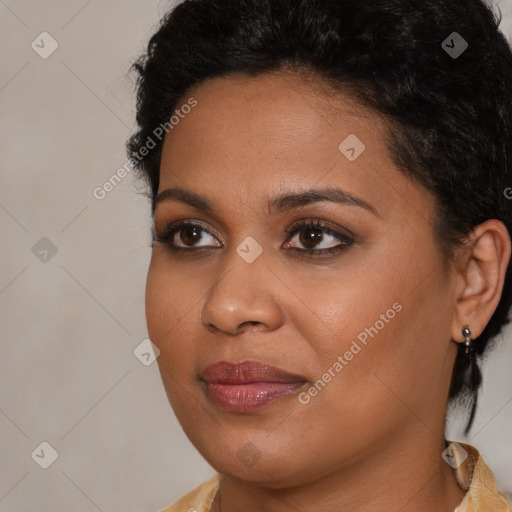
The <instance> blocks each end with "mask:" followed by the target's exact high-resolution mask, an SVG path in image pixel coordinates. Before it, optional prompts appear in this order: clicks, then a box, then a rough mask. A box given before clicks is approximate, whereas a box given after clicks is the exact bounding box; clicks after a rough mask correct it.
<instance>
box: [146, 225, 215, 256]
mask: <svg viewBox="0 0 512 512" xmlns="http://www.w3.org/2000/svg"><path fill="white" fill-rule="evenodd" d="M202 233H207V234H208V236H207V237H204V236H203V235H202ZM205 238H206V239H208V238H211V239H213V240H217V239H216V238H215V237H214V236H213V235H212V234H211V233H210V232H209V231H207V230H206V229H205V228H203V227H202V226H201V225H200V224H197V223H194V222H188V221H181V222H179V223H178V224H172V225H171V226H169V227H168V228H166V229H165V230H164V231H163V232H156V231H155V234H154V239H155V241H156V242H161V243H165V244H167V245H168V246H169V247H170V248H171V250H175V251H180V250H188V249H187V247H188V248H190V247H191V246H193V247H207V246H209V245H211V244H208V243H207V244H206V245H197V243H198V242H200V241H201V240H203V239H205ZM180 239H181V242H182V243H183V244H184V245H180ZM214 245H216V246H217V247H220V246H221V244H220V243H218V241H217V244H214Z"/></svg>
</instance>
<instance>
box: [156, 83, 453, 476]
mask: <svg viewBox="0 0 512 512" xmlns="http://www.w3.org/2000/svg"><path fill="white" fill-rule="evenodd" d="M190 97H193V98H194V99H195V100H196V101H197V105H196V106H195V107H194V108H192V109H188V108H187V109H183V111H182V112H184V111H185V110H186V111H187V112H188V111H189V110H190V112H189V113H188V114H187V115H183V114H182V116H180V121H179V123H177V124H176V125H175V126H174V127H173V128H172V130H170V131H169V134H168V135H167V136H166V139H165V143H164V147H163V153H162V161H161V170H160V187H159V201H158V203H157V207H156V212H155V228H156V233H157V236H158V237H159V239H160V240H159V241H156V242H155V245H154V248H153V254H152V259H151V265H150V269H149V274H148V280H147V289H146V315H147V322H148V330H149V335H150V338H151V340H152V341H153V343H154V344H155V345H156V346H157V347H158V348H159V349H160V351H161V354H160V356H159V358H158V364H159V368H160V372H161V376H162V379H163V383H164V386H165V390H166V393H167V396H168V398H169V401H170V403H171V405H172V407H173V409H174V412H175V414H176V416H177V418H178V420H179V422H180V423H181V425H182V427H183V429H184V431H185V432H186V434H187V436H188V437H189V438H190V440H191V441H192V443H193V444H194V445H195V446H196V448H197V449H198V450H199V452H200V453H201V454H202V455H203V456H204V457H205V458H206V460H207V461H208V462H209V463H210V464H211V465H212V466H213V467H214V468H215V469H217V470H218V471H220V472H221V473H225V474H231V475H233V476H235V477H238V478H241V479H243V480H248V481H252V482H260V483H261V484H266V485H268V486H278V485H299V484H301V483H305V482H308V481H312V480H317V479H319V478H321V477H322V476H325V475H328V474H332V473H335V472H337V471H342V470H344V469H347V468H349V467H351V468H352V469H353V473H352V474H354V475H356V473H357V467H358V464H360V463H363V462H368V461H370V460H372V458H374V459H375V460H378V459H377V456H378V455H379V454H382V453H384V452H385V451H389V450H397V449H400V447H401V446H403V445H404V443H405V444H407V443H411V442H416V443H423V442H431V441H432V439H433V438H435V437H436V436H437V435H439V436H442V435H443V429H444V421H445V407H446V400H447V394H448V386H449V381H450V377H451V371H452V367H453V362H454V358H455V354H456V345H455V343H452V342H451V341H450V339H451V336H452V327H453V323H454V310H455V306H454V302H455V301H454V292H453V286H452V284H453V283H452V280H451V277H450V276H446V275H445V273H444V272H443V270H442V260H441V256H440V252H439V250H438V247H437V245H436V242H435V240H434V234H433V228H432V219H433V211H434V202H433V198H432V196H431V195H430V194H429V193H428V192H427V191H426V190H425V189H424V188H422V187H421V186H419V185H417V184H415V183H413V182H412V181H410V180H409V179H408V178H406V177H405V176H404V175H403V174H401V173H400V172H399V171H398V169H397V168H396V166H395V165H394V164H393V162H392V159H391V157H390V154H389V152H388V150H387V148H386V137H387V133H388V132H387V126H386V124H385V123H384V122H383V120H382V119H381V118H380V117H379V116H377V115H376V114H375V113H373V112H371V111H369V110H367V109H363V108H362V107H361V106H359V105H358V104H357V103H355V102H354V101H353V100H351V99H350V98H349V97H348V96H345V95H342V94H338V95H337V96H336V97H334V96H332V94H331V97H330V98H329V96H328V95H327V92H326V89H324V88H322V86H321V84H320V83H318V82H317V83H314V82H309V83H306V82H305V81H304V80H301V79H299V78H297V77H295V76H293V75H291V74H267V75H261V76H259V77H257V78H252V79H251V78H248V77H245V76H240V75H238V76H231V77H223V78H219V79H215V80H211V81H208V82H206V83H203V84H201V85H199V86H197V87H195V88H194V89H193V90H192V91H191V92H190V95H188V96H187V97H185V98H184V99H183V100H182V102H181V103H180V104H181V105H184V104H185V103H187V101H188V100H189V99H190ZM178 108H180V105H178ZM340 145H341V146H340ZM363 145H364V146H363ZM178 188H179V189H182V190H184V191H187V192H188V193H189V194H190V195H192V194H198V195H200V196H201V197H202V198H204V199H205V200H206V202H207V203H208V205H209V206H210V207H211V210H207V209H205V208H203V206H204V204H202V203H200V202H198V201H196V206H194V205H193V204H189V203H187V201H185V200H184V199H182V200H179V199H178V198H179V197H182V198H183V197H184V196H183V194H182V195H181V196H180V195H179V194H177V193H172V192H169V191H171V190H174V189H178ZM327 189H330V190H331V194H330V195H326V190H327ZM335 189H336V190H337V192H334V190H335ZM308 191H310V192H309V195H306V196H302V199H300V197H299V198H298V199H293V197H294V196H295V195H297V194H299V195H301V194H305V193H306V192H308ZM160 194H161V195H160ZM315 194H318V196H317V195H315ZM344 194H345V195H344ZM324 195H325V196H326V197H324V198H322V196H324ZM190 197H191V196H190ZM283 197H288V199H278V198H283ZM178 221H187V222H188V223H191V224H193V225H194V226H195V227H194V226H193V227H190V226H188V227H187V226H185V227H179V228H177V229H174V228H176V226H177V224H178ZM301 222H302V223H303V224H304V223H305V225H301ZM311 224H312V225H311ZM169 228H170V230H169ZM171 231H172V232H171ZM173 247H178V248H181V250H179V251H176V252H175V251H174V250H173ZM308 249H309V251H310V252H308ZM311 251H313V252H311ZM219 362H220V363H227V364H216V363H219ZM240 363H243V364H240ZM212 365H214V366H212ZM270 366H271V367H276V368H277V370H276V369H274V370H272V369H269V367H270ZM436 442H437V441H436ZM375 460H374V463H376V462H375ZM359 467H362V466H359Z"/></svg>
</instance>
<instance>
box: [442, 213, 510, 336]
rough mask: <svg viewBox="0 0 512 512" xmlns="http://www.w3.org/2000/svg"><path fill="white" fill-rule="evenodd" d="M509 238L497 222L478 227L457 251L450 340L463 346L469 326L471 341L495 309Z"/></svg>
mask: <svg viewBox="0 0 512 512" xmlns="http://www.w3.org/2000/svg"><path fill="white" fill-rule="evenodd" d="M510 246H511V243H510V236H509V234H508V230H507V228H506V226H505V224H503V222H501V221H499V220H497V219H491V220H487V221H485V222H484V223H482V224H479V225H478V226H476V227H475V228H474V230H473V231H472V232H471V233H470V235H469V238H468V241H467V242H466V243H465V246H464V248H463V249H462V250H461V251H460V255H459V256H458V258H457V262H456V268H457V274H456V284H455V290H456V300H457V303H456V306H455V316H454V321H453V325H452V339H453V340H455V341H458V342H463V341H464V337H463V336H462V332H461V331H462V328H463V327H464V326H465V325H468V326H469V328H470V330H471V334H472V338H477V337H478V336H480V334H482V331H483V330H484V329H485V326H486V325H487V323H488V322H489V320H490V319H491V316H492V315H493V313H494V311H495V310H496V308H497V307H498V304H499V301H500V298H501V293H502V291H503V285H504V283H505V273H506V270H507V266H508V262H509V259H510V251H511V247H510Z"/></svg>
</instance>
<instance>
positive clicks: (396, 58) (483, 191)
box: [126, 0, 512, 433]
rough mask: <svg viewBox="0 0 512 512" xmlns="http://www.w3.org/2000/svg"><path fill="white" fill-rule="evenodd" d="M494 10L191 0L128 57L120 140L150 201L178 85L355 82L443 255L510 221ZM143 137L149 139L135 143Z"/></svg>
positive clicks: (458, 390) (510, 99)
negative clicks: (291, 78) (264, 77)
mask: <svg viewBox="0 0 512 512" xmlns="http://www.w3.org/2000/svg"><path fill="white" fill-rule="evenodd" d="M500 22H501V13H500V16H499V17H498V15H497V14H495V13H494V12H493V10H492V9H491V8H490V7H489V6H488V5H486V4H485V3H484V2H483V1H482V0H449V1H447V0H430V1H428V2H426V1H425V0H185V1H184V2H182V3H180V4H179V5H177V6H176V7H175V8H174V9H172V10H171V11H169V12H168V13H167V14H166V15H165V16H164V17H163V18H162V20H161V22H160V26H159V28H158V30H157V31H156V33H155V34H154V35H153V36H152V37H151V39H150V41H149V43H148V47H147V52H146V53H144V54H143V55H141V56H140V57H139V58H138V59H137V60H136V61H135V62H134V63H133V65H132V68H131V69H132V70H135V71H136V73H137V105H136V107H137V117H136V119H137V123H138V127H139V130H138V131H137V132H136V133H134V134H133V135H132V136H131V138H130V139H129V140H128V141H127V144H126V148H127V152H128V155H129V157H130V159H131V160H130V162H131V163H132V165H133V166H134V167H135V169H136V171H138V173H139V176H142V177H143V178H144V179H145V180H146V182H147V184H148V185H149V189H150V197H151V198H152V214H153V215H154V211H155V202H154V199H155V196H156V194H157V191H158V184H159V171H160V158H161V151H162V145H163V138H162V139H161V138H159V139H158V141H156V142H155V141H154V133H155V128H156V127H158V126H164V125H165V123H168V119H169V117H170V116H171V114H172V113H173V111H174V109H175V107H176V106H177V104H178V102H179V101H180V100H181V99H182V98H183V96H184V95H185V93H186V92H187V91H188V90H189V89H190V88H191V87H192V86H194V85H197V84H199V83H201V82H203V81H205V80H206V79H210V78H215V77H220V76H225V75H229V74H232V73H245V74H247V75H250V76H256V75H258V74H261V73H265V72H270V71H283V70H288V71H289V70H292V71H293V72H295V73H296V74H297V75H299V76H305V75H306V74H308V73H309V74H310V73H312V72H313V73H314V74H315V75H316V76H318V77H321V78H323V80H324V81H325V83H326V84H329V85H331V86H333V87H334V89H336V90H339V91H340V92H349V91H350V92H352V93H353V94H355V96H356V98H357V100H358V101H359V102H360V103H361V104H362V105H365V106H368V107H371V108H372V109H373V110H374V111H375V112H378V113H379V114H380V115H381V116H383V118H384V119H386V120H387V121H388V123H389V126H391V127H392V129H391V131H390V136H389V141H388V145H389V149H390V152H391V155H392V157H393V159H394V161H395V163H396V165H397V167H398V169H399V170H400V171H401V172H402V173H404V174H405V175H406V176H408V177H410V178H412V179H414V180H415V181H416V182H417V183H419V184H421V185H423V186H424V187H426V188H427V189H428V190H430V191H431V192H433V194H434V196H435V198H436V201H437V206H436V222H435V225H434V231H435V234H436V237H437V240H438V242H439V247H440V249H441V252H442V254H443V256H444V261H445V263H446V265H448V263H449V262H450V261H451V260H452V258H453V254H454V249H455V248H456V247H457V246H458V245H460V244H462V243H464V241H465V240H466V237H467V235H468V234H469V233H470V232H471V231H472V230H473V228H475V227H476V226H477V225H478V224H480V223H482V222H484V221H485V220H487V219H499V220H501V221H502V222H503V223H504V224H505V225H506V227H507V229H508V232H509V234H510V233H511V229H512V208H511V202H510V200H509V199H508V198H507V197H506V196H507V194H506V193H505V190H506V189H507V188H508V186H512V132H511V128H510V124H511V122H512V52H511V48H510V46H509V44H508V43H507V40H506V39H505V37H504V36H503V34H502V32H501V31H500V30H499V24H500ZM454 33H455V34H454ZM464 41H465V42H466V43H467V48H466V49H465V50H464V46H463V45H462V43H464ZM451 50H453V51H451ZM456 50H459V51H458V52H457V53H454V52H455V51H456ZM463 50H464V51H463ZM461 51H462V53H461V54H460V52H461ZM167 126H169V125H168V124H167ZM149 140H153V145H154V146H155V147H154V148H153V149H151V151H147V150H146V151H141V150H143V149H144V147H145V146H147V142H148V141H149ZM446 268H447V267H446ZM511 268H512V266H511V265H510V264H509V266H508V268H507V272H506V278H505V284H504V289H503V292H502V296H501V299H500V302H499V304H498V306H497V308H496V310H495V312H494V314H493V315H492V317H491V319H490V321H489V322H488V324H487V326H486V327H485V329H484V330H483V332H482V333H481V334H480V336H478V338H476V339H475V340H474V342H473V345H474V348H475V355H476V356H477V357H478V358H481V357H482V354H483V353H484V350H486V348H488V346H489V345H491V344H492V342H494V341H495V338H496V336H497V335H498V334H499V333H500V332H501V331H502V327H503V326H504V325H505V324H507V323H509V321H510V319H509V318H508V312H509V307H510V304H511V301H512V281H511V272H512V270H511ZM464 349H465V347H464V344H463V343H459V352H458V354H457V358H456V361H455V365H454V370H453V375H452V381H451V386H450V390H449V398H450V400H451V401H453V400H454V399H455V398H458V399H459V400H461V401H462V402H464V403H469V405H470V415H469V420H468V423H467V425H466V433H467V432H468V430H469V429H470V427H471V425H472V422H473V417H474V413H475V407H476V403H477V397H478V391H479V387H480V384H481V376H480V373H479V371H478V366H476V365H475V368H476V369H475V368H474V367H473V365H472V364H471V363H470V362H468V361H469V359H468V357H467V356H466V355H465V353H464Z"/></svg>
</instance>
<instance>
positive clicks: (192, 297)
mask: <svg viewBox="0 0 512 512" xmlns="http://www.w3.org/2000/svg"><path fill="white" fill-rule="evenodd" d="M183 279H184V277H183V276H182V275H181V276H180V273H179V272H175V271H173V270H172V269H171V268H169V263H168V262H166V261H165V259H164V258H163V257H162V256H153V258H152V260H151V264H150V267H149V271H148V276H147V280H146V295H145V306H146V322H147V328H148V334H149V337H150V339H151V341H152V342H153V343H154V344H155V345H156V346H157V347H158V348H159V349H160V351H161V356H160V357H159V360H160V359H164V360H166V359H168V358H170V356H171V355H172V356H179V355H180V353H181V352H182V351H181V350H179V347H180V344H179V343H178V341H179V340H180V339H186V336H187V334H186V332H185V330H186V329H187V326H189V325H191V323H192V322H191V321H190V317H191V316H192V315H194V314H197V315H199V313H198V309H197V308H195V307H194V304H195V303H196V302H197V297H200V295H198V294H195V293H194V291H193V289H192V288H191V286H190V283H189V282H188V286H187V285H186V283H184V282H183ZM173 352H176V354H173ZM171 359H172V360H174V357H173V358H171Z"/></svg>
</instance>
